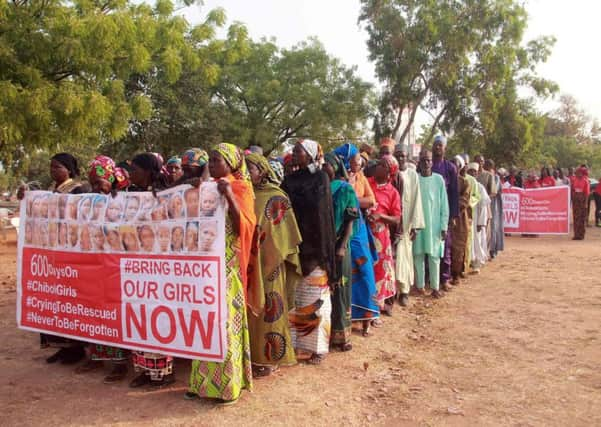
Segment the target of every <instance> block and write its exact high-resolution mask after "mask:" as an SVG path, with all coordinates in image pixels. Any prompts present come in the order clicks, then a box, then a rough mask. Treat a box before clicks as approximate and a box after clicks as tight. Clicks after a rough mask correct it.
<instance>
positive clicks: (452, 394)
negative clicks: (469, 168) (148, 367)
mask: <svg viewBox="0 0 601 427" xmlns="http://www.w3.org/2000/svg"><path fill="white" fill-rule="evenodd" d="M587 233H588V235H587V240H585V241H583V242H574V241H572V240H570V239H569V238H568V237H539V238H520V237H511V238H508V239H507V240H506V246H507V248H506V251H505V252H504V253H503V254H502V255H501V256H500V257H499V258H498V259H497V260H495V261H494V262H492V263H490V264H489V265H488V266H487V267H486V268H485V269H483V272H482V274H480V275H479V276H472V277H470V278H469V280H468V281H467V282H464V283H463V284H462V285H461V286H459V287H458V288H457V289H455V290H454V291H453V292H451V293H449V294H448V295H447V296H446V297H445V298H444V299H442V300H440V301H435V302H433V301H432V300H430V299H429V298H426V299H412V300H411V307H410V309H408V310H401V309H400V308H397V309H396V311H395V314H394V317H393V318H391V319H388V318H387V319H385V320H386V323H385V325H384V327H383V328H380V329H378V330H375V334H374V335H373V336H372V337H369V338H363V337H360V336H358V335H357V336H355V337H354V338H353V345H354V349H353V351H352V352H350V353H345V354H342V353H332V354H330V355H329V356H328V358H327V359H326V360H325V361H324V362H323V364H322V366H319V367H314V366H306V365H297V366H295V367H291V368H286V369H282V370H280V372H278V373H277V374H275V375H274V376H272V377H271V378H267V379H262V380H258V381H255V383H254V390H253V392H252V393H244V394H243V396H242V398H241V399H240V401H239V402H238V403H237V405H235V406H230V407H220V406H217V405H215V404H213V403H210V402H200V401H196V402H189V401H184V400H183V399H182V396H183V393H184V391H185V389H186V380H187V377H188V372H189V362H187V361H185V360H178V362H177V367H176V369H177V376H178V382H177V383H176V385H175V386H173V387H170V388H168V389H164V390H159V391H137V390H132V389H129V388H127V385H126V383H123V384H121V385H113V386H107V385H104V384H102V378H103V375H104V374H103V373H102V372H95V373H90V374H85V375H76V374H75V373H74V367H72V366H61V365H47V364H46V363H45V362H44V359H45V357H47V356H48V355H49V354H50V350H40V349H39V346H38V336H37V335H36V334H33V333H29V332H26V331H20V330H18V329H17V328H16V326H15V296H16V294H15V271H16V246H15V243H14V237H12V239H10V238H9V241H8V242H7V243H1V242H0V331H1V332H0V334H1V335H0V343H2V344H1V346H0V370H1V372H2V375H1V377H0V378H1V380H0V414H2V419H1V420H0V424H1V425H11V426H12V425H15V426H17V425H24V426H30V425H31V426H38V425H45V426H54V425H61V426H63V425H123V426H130V425H161V426H162V425H169V426H180V425H181V426H187V425H225V424H230V425H251V426H253V425H256V426H264V425H283V424H285V425H307V424H309V423H311V424H317V425H323V424H326V423H328V424H330V425H342V424H344V425H366V424H369V425H408V426H412V425H420V426H422V425H436V426H439V425H442V426H446V425H469V426H473V425H519V426H538V425H544V426H553V425H561V426H564V425H570V426H576V425H583V426H584V425H586V426H590V425H601V346H600V339H601V336H600V333H599V326H600V322H601V264H600V261H601V230H600V229H592V228H589V229H588V230H587ZM131 375H133V374H131Z"/></svg>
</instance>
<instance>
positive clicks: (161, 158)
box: [152, 153, 170, 176]
mask: <svg viewBox="0 0 601 427" xmlns="http://www.w3.org/2000/svg"><path fill="white" fill-rule="evenodd" d="M152 154H154V156H155V157H156V158H157V160H158V161H159V163H160V164H161V173H162V174H163V175H165V176H169V175H170V174H169V171H168V170H167V167H166V166H165V159H163V156H161V154H160V153H152Z"/></svg>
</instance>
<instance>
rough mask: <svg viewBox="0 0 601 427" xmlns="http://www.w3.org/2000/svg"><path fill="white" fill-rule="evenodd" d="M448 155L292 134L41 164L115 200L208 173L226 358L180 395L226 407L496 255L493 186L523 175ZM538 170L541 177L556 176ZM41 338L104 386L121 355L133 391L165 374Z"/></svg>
mask: <svg viewBox="0 0 601 427" xmlns="http://www.w3.org/2000/svg"><path fill="white" fill-rule="evenodd" d="M445 151H446V141H445V138H444V137H442V136H438V137H436V138H435V140H434V141H433V144H432V150H431V151H429V150H423V151H422V152H421V154H420V156H419V160H418V161H417V162H413V161H411V160H410V159H409V158H408V153H407V151H406V150H405V148H404V146H403V145H399V144H396V143H395V141H394V140H392V139H390V138H385V139H384V140H382V141H381V144H380V146H379V149H378V152H377V153H374V152H373V149H372V147H369V146H362V147H357V146H355V145H353V144H352V143H346V144H343V145H341V146H339V147H337V148H336V149H334V150H333V151H332V152H329V153H326V154H324V153H323V151H322V147H321V146H320V144H318V143H317V142H315V141H313V140H310V139H301V140H299V141H298V142H297V143H296V144H295V145H294V147H293V149H292V151H291V152H288V153H279V154H278V155H275V154H273V153H272V154H271V155H270V156H268V157H265V156H263V153H262V150H261V149H260V148H259V147H255V146H253V147H250V148H249V149H247V150H246V151H243V150H241V149H240V148H238V147H236V146H235V145H232V144H228V143H221V144H218V145H216V146H215V147H213V148H212V149H211V150H210V151H209V152H208V153H207V152H205V151H204V150H202V149H199V148H192V149H189V150H187V151H186V152H184V153H182V154H181V156H176V157H172V158H169V159H168V160H167V161H166V162H163V159H162V157H161V156H160V155H159V154H157V153H142V154H138V155H136V156H135V157H133V158H132V159H131V160H130V161H128V162H123V163H120V164H116V163H115V162H114V161H113V159H111V158H109V157H106V156H97V157H96V158H95V159H94V160H93V161H92V162H91V163H90V164H89V166H88V168H87V171H86V174H85V175H86V178H87V182H85V181H84V180H80V179H79V173H80V171H79V166H78V162H77V160H76V159H75V158H74V157H73V156H71V155H70V154H67V153H60V154H57V155H55V156H54V157H52V159H51V162H50V175H51V177H52V180H53V185H52V187H51V188H50V190H51V191H54V192H56V193H62V194H80V193H99V194H103V195H107V196H111V197H116V196H117V195H118V194H119V193H120V192H135V191H146V192H152V194H154V195H156V192H157V191H160V190H164V189H167V188H169V187H174V186H177V185H179V184H191V185H193V186H196V187H198V186H199V185H200V184H201V183H202V182H204V181H208V180H213V181H216V182H217V189H218V191H219V193H220V194H221V195H222V196H223V197H224V198H225V200H226V202H227V206H228V209H227V214H226V219H225V220H226V248H225V258H226V265H227V266H226V276H227V288H226V303H227V307H228V315H227V326H226V328H227V343H228V348H227V355H226V357H225V360H224V361H223V362H207V361H200V360H195V361H193V362H192V369H191V374H190V379H189V390H188V392H186V394H185V398H186V399H196V398H199V397H200V398H214V399H218V400H219V401H220V402H222V403H224V404H228V403H233V402H235V401H236V400H237V399H238V398H239V396H240V394H241V392H242V390H245V389H251V388H252V381H253V378H260V377H265V376H268V375H270V374H271V373H273V372H274V371H276V370H277V369H279V367H281V366H287V365H293V364H295V363H297V360H303V361H305V363H308V364H314V365H318V364H320V363H321V362H322V361H323V360H324V358H325V357H326V356H327V354H328V352H329V351H331V350H339V351H343V352H346V351H351V350H352V348H353V347H352V339H351V336H352V330H353V328H354V329H355V330H356V332H357V334H356V335H358V336H362V337H366V338H367V337H370V336H372V335H374V334H377V332H376V331H375V329H377V328H379V327H381V326H382V325H383V324H384V322H385V320H384V319H383V318H382V317H381V316H392V314H393V309H394V307H395V305H399V306H401V307H406V306H407V305H408V304H409V298H410V296H411V297H419V298H426V297H431V298H441V297H443V296H444V295H445V293H446V292H450V291H451V290H452V289H453V287H455V286H458V285H460V283H461V282H462V280H463V279H464V278H465V277H467V275H468V274H478V273H479V272H480V270H481V269H482V268H483V267H484V266H485V265H486V263H488V262H490V261H491V260H493V259H494V258H495V257H496V256H497V255H498V254H499V252H500V251H502V250H503V248H504V233H503V206H502V199H501V194H502V191H503V187H504V185H516V186H520V185H521V182H520V180H521V176H520V175H518V174H517V173H516V171H515V170H513V169H512V170H511V171H509V172H506V171H504V170H503V169H499V170H497V169H496V168H495V163H494V161H493V160H491V159H484V158H483V157H482V156H476V157H475V158H474V161H473V162H470V161H469V158H468V157H467V156H456V157H454V158H451V159H448V158H446V153H445ZM544 173H545V175H544V176H541V178H540V181H539V182H540V185H541V186H545V185H555V181H553V183H551V179H554V178H550V177H551V174H549V173H548V171H547V170H546V169H545V170H544ZM541 175H542V174H541ZM584 175H585V172H584V170H583V169H582V168H579V169H578V170H577V171H576V173H575V175H574V177H573V178H570V176H568V177H567V178H566V179H569V180H571V181H569V184H570V185H571V186H572V188H573V196H574V209H575V215H574V216H575V220H576V219H579V218H580V214H579V213H578V212H580V211H578V209H580V207H579V206H580V202H581V198H582V197H581V196H580V195H579V194H582V195H583V196H586V195H588V191H589V190H588V187H587V186H585V185H584V184H582V182H583V176H584ZM557 179H564V178H560V177H558V178H557ZM529 181H530V177H528V179H527V180H526V182H525V183H524V186H527V185H529V184H528V182H529ZM566 183H568V181H566ZM186 203H190V202H188V201H186ZM194 203H199V201H198V200H196V201H195V202H194ZM200 203H201V204H202V203H204V202H203V201H200ZM583 236H584V234H582V237H583ZM134 239H135V236H134ZM426 288H428V289H429V290H426ZM41 343H42V346H43V347H58V348H59V349H58V351H57V352H56V353H55V354H53V355H52V356H50V357H48V359H47V362H48V363H54V362H58V361H60V362H62V363H66V364H71V363H77V362H80V361H82V360H84V362H83V363H81V364H80V365H79V366H78V367H77V368H76V369H77V371H78V372H79V373H84V372H89V371H92V370H95V369H99V368H101V367H102V366H103V362H105V361H109V362H110V363H111V364H112V369H111V372H110V374H109V375H107V376H106V377H105V379H104V381H105V382H106V383H114V382H118V381H122V380H124V379H125V378H126V377H127V373H128V371H129V366H130V363H131V364H133V366H134V368H135V370H136V372H138V375H137V376H136V377H135V378H133V380H131V382H130V386H131V387H142V386H146V385H149V386H162V385H166V384H170V383H172V382H173V381H174V380H175V373H174V365H173V358H172V357H171V356H169V355H164V354H157V353H150V352H141V351H129V350H125V349H120V348H115V347H110V346H107V345H97V344H91V343H85V342H81V341H75V340H71V339H66V338H61V337H57V336H52V335H47V334H43V335H41Z"/></svg>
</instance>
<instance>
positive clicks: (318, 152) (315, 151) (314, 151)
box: [298, 139, 323, 173]
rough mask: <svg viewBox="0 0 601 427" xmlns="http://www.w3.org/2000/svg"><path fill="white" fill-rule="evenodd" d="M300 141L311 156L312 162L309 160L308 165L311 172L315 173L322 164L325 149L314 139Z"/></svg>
mask: <svg viewBox="0 0 601 427" xmlns="http://www.w3.org/2000/svg"><path fill="white" fill-rule="evenodd" d="M298 143H299V144H300V145H301V146H302V147H303V149H304V150H305V151H306V152H307V154H308V155H309V157H310V158H311V162H309V165H308V169H309V172H311V173H315V172H316V171H317V170H318V169H319V167H320V166H321V161H322V160H323V150H322V149H321V145H319V143H318V142H317V141H313V140H312V139H301V140H299V141H298Z"/></svg>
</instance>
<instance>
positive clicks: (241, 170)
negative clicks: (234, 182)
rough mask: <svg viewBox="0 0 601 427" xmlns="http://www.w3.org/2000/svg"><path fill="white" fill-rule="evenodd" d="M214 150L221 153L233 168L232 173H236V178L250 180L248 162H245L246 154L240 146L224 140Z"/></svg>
mask: <svg viewBox="0 0 601 427" xmlns="http://www.w3.org/2000/svg"><path fill="white" fill-rule="evenodd" d="M213 150H215V151H217V152H218V153H219V154H221V156H222V157H223V159H224V160H225V162H226V163H227V164H228V166H229V167H230V169H231V170H232V175H234V177H235V178H237V179H241V180H244V181H250V175H249V174H248V170H247V169H246V163H245V162H244V156H243V155H242V151H240V148H238V147H236V146H235V145H234V144H229V143H227V142H222V143H221V144H217V145H216V146H214V147H213Z"/></svg>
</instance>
